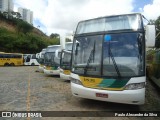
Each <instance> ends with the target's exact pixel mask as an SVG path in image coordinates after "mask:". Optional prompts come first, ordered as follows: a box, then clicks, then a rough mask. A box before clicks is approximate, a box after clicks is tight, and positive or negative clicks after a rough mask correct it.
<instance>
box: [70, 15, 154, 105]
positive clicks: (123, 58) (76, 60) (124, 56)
mask: <svg viewBox="0 0 160 120" xmlns="http://www.w3.org/2000/svg"><path fill="white" fill-rule="evenodd" d="M145 36H146V39H147V41H146V39H145ZM154 38H155V26H154V25H147V26H146V31H145V29H144V25H143V16H142V15H141V14H140V13H133V14H125V15H114V16H106V17H101V18H96V19H90V20H86V21H81V22H79V24H78V26H77V29H76V33H75V35H74V40H73V49H72V62H71V90H72V94H73V95H74V96H77V97H82V98H88V99H95V100H100V101H109V102H117V103H126V104H136V105H141V104H144V102H145V85H146V61H145V47H147V46H150V47H153V46H154V44H155V39H154Z"/></svg>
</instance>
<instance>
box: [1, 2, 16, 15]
mask: <svg viewBox="0 0 160 120" xmlns="http://www.w3.org/2000/svg"><path fill="white" fill-rule="evenodd" d="M0 11H1V12H2V13H3V12H11V11H13V0H0Z"/></svg>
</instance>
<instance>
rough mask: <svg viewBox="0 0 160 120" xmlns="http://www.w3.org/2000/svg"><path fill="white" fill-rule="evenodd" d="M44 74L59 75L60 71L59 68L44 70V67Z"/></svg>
mask: <svg viewBox="0 0 160 120" xmlns="http://www.w3.org/2000/svg"><path fill="white" fill-rule="evenodd" d="M44 74H46V75H59V74H60V71H59V70H46V69H44Z"/></svg>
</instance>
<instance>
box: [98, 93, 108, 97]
mask: <svg viewBox="0 0 160 120" xmlns="http://www.w3.org/2000/svg"><path fill="white" fill-rule="evenodd" d="M96 97H103V98H108V94H102V93H96Z"/></svg>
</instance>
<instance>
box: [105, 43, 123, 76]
mask: <svg viewBox="0 0 160 120" xmlns="http://www.w3.org/2000/svg"><path fill="white" fill-rule="evenodd" d="M108 49H109V56H110V57H111V59H112V61H113V65H114V68H115V70H116V72H117V75H118V77H119V78H121V77H122V76H121V74H120V72H119V69H118V66H117V63H116V61H115V59H114V57H113V54H112V51H111V48H110V42H109V47H108Z"/></svg>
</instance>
